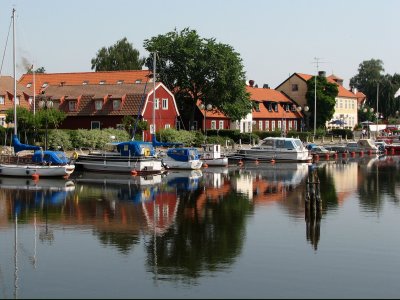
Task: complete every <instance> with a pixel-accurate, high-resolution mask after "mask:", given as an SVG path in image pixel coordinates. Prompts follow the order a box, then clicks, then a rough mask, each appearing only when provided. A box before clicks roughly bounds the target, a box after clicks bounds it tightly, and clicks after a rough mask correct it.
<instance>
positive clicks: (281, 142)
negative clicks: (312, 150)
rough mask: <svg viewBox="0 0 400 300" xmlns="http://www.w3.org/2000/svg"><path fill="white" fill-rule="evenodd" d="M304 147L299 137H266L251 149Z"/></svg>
mask: <svg viewBox="0 0 400 300" xmlns="http://www.w3.org/2000/svg"><path fill="white" fill-rule="evenodd" d="M276 148H281V149H288V150H290V149H304V146H303V143H302V142H301V140H300V139H296V138H284V137H283V138H279V137H267V138H265V139H263V140H262V141H261V142H260V143H259V144H258V145H257V146H254V147H253V149H276Z"/></svg>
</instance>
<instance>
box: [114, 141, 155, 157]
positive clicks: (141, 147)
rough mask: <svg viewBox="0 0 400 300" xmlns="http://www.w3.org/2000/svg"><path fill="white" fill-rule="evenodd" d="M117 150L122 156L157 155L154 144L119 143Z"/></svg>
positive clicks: (138, 142) (139, 142)
mask: <svg viewBox="0 0 400 300" xmlns="http://www.w3.org/2000/svg"><path fill="white" fill-rule="evenodd" d="M117 150H118V152H119V153H120V154H121V155H122V156H150V155H152V156H153V155H155V154H156V150H155V149H154V147H153V145H152V143H150V142H142V141H128V142H121V143H118V144H117Z"/></svg>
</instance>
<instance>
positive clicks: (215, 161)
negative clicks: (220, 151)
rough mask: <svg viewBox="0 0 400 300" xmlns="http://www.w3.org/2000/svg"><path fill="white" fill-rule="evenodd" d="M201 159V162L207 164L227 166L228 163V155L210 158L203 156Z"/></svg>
mask: <svg viewBox="0 0 400 300" xmlns="http://www.w3.org/2000/svg"><path fill="white" fill-rule="evenodd" d="M201 160H202V161H203V164H207V166H217V167H227V166H228V163H229V160H228V157H220V158H210V159H206V158H203V159H201Z"/></svg>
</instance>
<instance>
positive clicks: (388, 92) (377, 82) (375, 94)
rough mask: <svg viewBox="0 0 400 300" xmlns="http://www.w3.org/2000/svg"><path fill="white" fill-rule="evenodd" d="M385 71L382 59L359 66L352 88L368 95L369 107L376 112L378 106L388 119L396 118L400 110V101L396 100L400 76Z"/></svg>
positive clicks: (368, 61)
mask: <svg viewBox="0 0 400 300" xmlns="http://www.w3.org/2000/svg"><path fill="white" fill-rule="evenodd" d="M384 71H385V70H384V68H383V62H382V61H381V60H380V59H370V60H367V61H363V62H362V63H361V64H360V65H359V68H358V74H357V75H355V76H354V77H352V78H351V79H350V87H352V88H353V87H354V88H357V89H358V90H359V91H361V92H363V93H364V94H365V95H366V99H367V100H366V106H367V107H373V108H375V110H376V108H377V104H378V109H379V112H380V113H383V116H384V117H385V118H386V119H387V118H388V117H395V113H396V111H398V110H399V109H400V101H399V99H398V98H397V99H395V98H394V94H395V93H396V92H397V90H398V89H399V88H400V75H399V74H396V73H395V74H394V75H390V74H383V72H384ZM377 102H378V103H377ZM375 112H376V111H375ZM369 120H371V118H370V119H369Z"/></svg>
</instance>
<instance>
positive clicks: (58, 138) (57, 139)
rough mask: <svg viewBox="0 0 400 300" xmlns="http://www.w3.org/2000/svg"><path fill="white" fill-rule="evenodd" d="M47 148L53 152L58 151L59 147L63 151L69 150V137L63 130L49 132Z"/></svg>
mask: <svg viewBox="0 0 400 300" xmlns="http://www.w3.org/2000/svg"><path fill="white" fill-rule="evenodd" d="M47 145H48V147H49V148H50V149H51V148H52V149H54V150H58V149H59V147H61V148H62V149H64V150H71V149H72V143H71V139H70V135H69V133H68V132H66V131H64V130H58V129H55V130H50V131H49V133H48V143H47Z"/></svg>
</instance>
